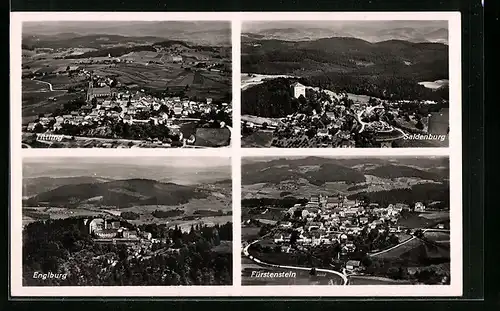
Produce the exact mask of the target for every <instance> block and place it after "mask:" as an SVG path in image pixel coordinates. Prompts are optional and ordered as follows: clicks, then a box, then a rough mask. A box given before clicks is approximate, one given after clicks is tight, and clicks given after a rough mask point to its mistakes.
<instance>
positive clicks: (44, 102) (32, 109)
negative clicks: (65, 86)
mask: <svg viewBox="0 0 500 311" xmlns="http://www.w3.org/2000/svg"><path fill="white" fill-rule="evenodd" d="M82 96H83V95H82V93H66V92H65V91H52V92H50V91H47V92H23V94H22V116H23V124H27V123H29V122H31V121H32V120H34V119H36V118H37V116H38V115H39V114H41V113H52V112H54V110H56V109H57V108H59V107H61V106H62V105H63V104H64V103H65V102H68V101H71V100H74V99H78V98H80V97H82Z"/></svg>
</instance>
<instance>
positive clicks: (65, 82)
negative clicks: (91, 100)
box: [41, 75, 88, 90]
mask: <svg viewBox="0 0 500 311" xmlns="http://www.w3.org/2000/svg"><path fill="white" fill-rule="evenodd" d="M41 80H42V81H45V82H49V83H51V84H52V87H53V88H54V90H66V89H68V88H69V87H76V86H82V87H85V88H86V87H87V84H88V82H87V81H88V80H87V78H85V77H82V76H75V77H69V76H67V75H50V76H45V77H43V78H41Z"/></svg>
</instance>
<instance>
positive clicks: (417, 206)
mask: <svg viewBox="0 0 500 311" xmlns="http://www.w3.org/2000/svg"><path fill="white" fill-rule="evenodd" d="M414 210H415V212H424V211H425V205H424V204H423V203H422V202H417V203H415V208H414Z"/></svg>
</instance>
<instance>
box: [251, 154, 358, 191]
mask: <svg viewBox="0 0 500 311" xmlns="http://www.w3.org/2000/svg"><path fill="white" fill-rule="evenodd" d="M321 162H323V163H321ZM321 162H320V161H318V160H315V158H312V157H311V158H306V159H301V160H296V161H295V162H294V161H293V160H292V161H289V160H286V159H279V160H274V161H270V162H267V163H266V164H267V165H266V164H264V163H259V162H257V163H252V164H250V165H244V166H243V168H242V176H241V179H242V184H244V185H251V184H256V183H276V184H279V183H280V182H283V181H285V180H297V179H300V178H303V179H306V180H308V181H309V183H311V184H313V185H315V186H321V185H323V184H325V183H326V182H336V181H345V182H347V183H356V182H364V181H365V176H364V175H363V174H362V173H360V172H358V171H357V170H355V169H351V168H349V167H346V166H342V165H338V164H336V163H334V162H335V161H334V160H330V161H326V162H324V161H321ZM309 165H314V166H317V169H311V170H300V169H299V168H300V167H301V166H309Z"/></svg>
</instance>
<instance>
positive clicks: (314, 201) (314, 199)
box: [309, 195, 319, 204]
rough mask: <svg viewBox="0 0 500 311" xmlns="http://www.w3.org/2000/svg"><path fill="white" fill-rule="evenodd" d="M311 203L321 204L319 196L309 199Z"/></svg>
mask: <svg viewBox="0 0 500 311" xmlns="http://www.w3.org/2000/svg"><path fill="white" fill-rule="evenodd" d="M309 202H311V203H317V204H319V196H317V195H312V196H311V198H310V199H309Z"/></svg>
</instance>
